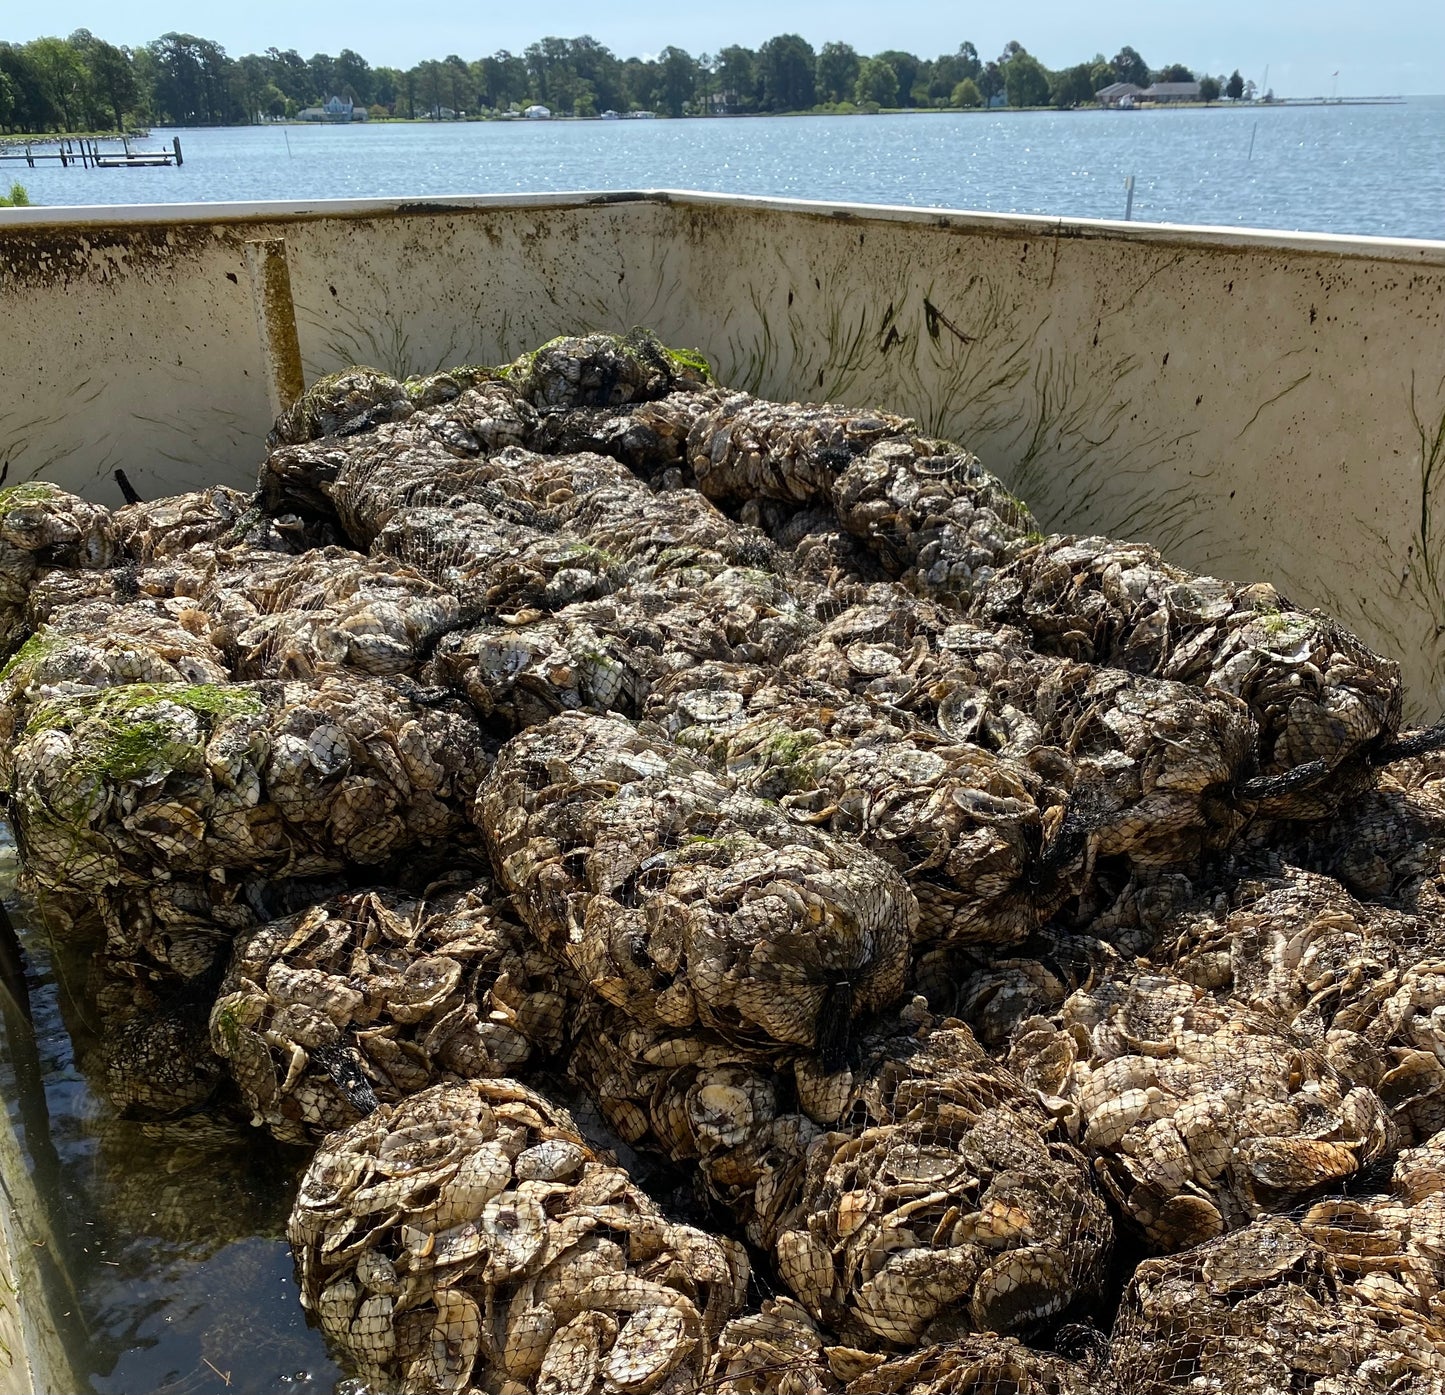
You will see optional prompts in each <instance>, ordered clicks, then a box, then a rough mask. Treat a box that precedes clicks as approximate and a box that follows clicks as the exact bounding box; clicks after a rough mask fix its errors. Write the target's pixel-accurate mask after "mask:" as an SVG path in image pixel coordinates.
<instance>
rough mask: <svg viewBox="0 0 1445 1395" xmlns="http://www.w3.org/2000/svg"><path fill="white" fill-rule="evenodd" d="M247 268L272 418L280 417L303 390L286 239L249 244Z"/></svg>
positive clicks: (263, 240) (272, 238)
mask: <svg viewBox="0 0 1445 1395" xmlns="http://www.w3.org/2000/svg"><path fill="white" fill-rule="evenodd" d="M246 266H247V269H248V270H249V271H250V273H251V303H252V305H253V306H254V307H255V310H256V331H257V333H258V334H259V336H260V339H261V356H262V358H263V359H264V360H265V364H266V387H267V391H268V392H269V394H270V398H271V415H272V416H273V417H279V416H280V415H281V413H282V412H284V411H285V410H286V409H287V408H288V407H289V406H291V404H292V403H293V402H295V401H296V399H297V398H298V397H300V396H301V394H302V392H304V391H305V389H306V378H305V375H304V374H303V372H302V369H301V342H300V340H299V339H298V338H297V335H296V306H295V304H294V303H293V302H292V299H291V269H290V267H289V266H288V265H287V262H286V239H285V238H284V237H268V238H258V239H256V240H255V241H248V242H247V243H246Z"/></svg>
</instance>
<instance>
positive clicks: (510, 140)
mask: <svg viewBox="0 0 1445 1395" xmlns="http://www.w3.org/2000/svg"><path fill="white" fill-rule="evenodd" d="M177 134H178V135H179V136H180V137H181V144H182V148H183V150H184V153H185V164H184V165H183V166H182V167H181V168H180V169H129V170H84V169H61V168H59V167H58V166H56V167H49V166H47V167H41V168H37V169H34V170H31V169H27V168H26V167H25V166H23V165H17V164H8V165H6V166H5V167H4V170H5V172H6V174H7V175H10V176H14V177H19V178H20V179H21V180H22V182H23V183H24V184H25V185H26V187H27V189H28V190H29V193H30V196H31V199H32V200H33V201H34V202H35V203H39V204H120V203H204V202H213V201H226V202H229V201H245V202H249V201H255V200H266V199H291V200H295V199H299V200H313V199H319V198H414V197H421V196H434V195H450V194H509V193H521V192H551V191H561V190H581V189H589V190H607V189H662V188H672V189H697V190H706V191H712V192H717V193H725V194H764V195H773V196H778V197H785V198H803V199H828V200H838V201H845V202H858V203H878V204H906V205H913V206H920V207H931V208H958V209H976V210H981V211H987V212H993V213H1039V214H1052V215H1061V216H1072V217H1091V218H1121V217H1123V216H1124V210H1125V190H1124V180H1125V177H1126V176H1128V175H1131V174H1132V175H1134V176H1135V180H1136V187H1135V193H1134V208H1133V216H1134V218H1135V219H1137V220H1141V221H1153V222H1166V223H1204V224H1216V225H1224V226H1249V227H1263V228H1276V229H1286V230H1308V231H1316V232H1334V233H1353V234H1371V235H1383V236H1391V237H1414V238H1445V97H1412V98H1410V99H1409V101H1408V102H1406V103H1404V104H1400V105H1389V106H1347V105H1329V106H1317V107H1287V106H1273V107H1237V108H1229V107H1215V108H1207V109H1190V110H1183V111H1168V110H1161V111H1136V112H1104V111H1077V112H1007V111H1004V112H939V113H934V112H928V113H914V114H907V115H896V116H874V117H868V116H804V117H733V118H712V119H699V120H682V121H666V120H657V121H509V122H471V123H456V122H449V123H436V124H431V123H378V124H369V123H368V124H364V125H363V124H356V125H353V126H299V125H288V126H261V127H255V126H252V127H230V128H220V129H214V128H213V129H205V130H182V131H179V132H176V131H170V130H161V129H157V130H156V131H154V132H153V133H152V134H151V136H150V137H149V138H148V139H147V140H145V141H142V142H139V144H140V145H143V146H145V147H146V148H150V147H152V146H155V145H161V144H163V143H164V144H169V142H170V139H171V137H172V136H173V135H177ZM1251 146H1252V150H1251Z"/></svg>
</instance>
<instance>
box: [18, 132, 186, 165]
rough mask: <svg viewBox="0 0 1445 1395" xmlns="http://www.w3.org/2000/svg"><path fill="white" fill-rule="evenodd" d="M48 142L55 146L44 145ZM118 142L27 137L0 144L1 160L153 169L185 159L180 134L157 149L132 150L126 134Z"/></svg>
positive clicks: (81, 138)
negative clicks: (16, 143) (21, 141)
mask: <svg viewBox="0 0 1445 1395" xmlns="http://www.w3.org/2000/svg"><path fill="white" fill-rule="evenodd" d="M113 143H114V142H112V144H113ZM50 146H53V147H54V148H53V149H50V148H45V147H50ZM120 146H121V148H120V149H119V150H114V149H102V148H101V145H100V142H99V141H98V140H91V139H90V138H88V137H84V136H82V137H80V138H78V139H72V138H70V137H63V138H61V139H58V140H55V141H45V142H31V141H27V142H26V143H25V144H24V146H23V147H19V146H12V147H8V148H0V161H6V160H9V161H16V162H24V163H25V164H26V165H28V166H29V167H30V168H31V169H35V168H36V166H37V165H42V164H59V165H61V166H62V167H65V168H68V167H69V166H71V165H79V166H80V167H81V168H82V169H97V170H123V169H153V168H156V167H158V166H161V165H165V166H170V165H175V166H177V167H178V168H179V167H180V166H181V165H183V164H184V163H185V160H184V158H183V156H182V155H181V138H180V137H179V136H173V137H172V138H171V144H170V149H166V148H165V147H164V146H162V147H161V148H160V149H159V150H132V149H131V148H130V137H129V136H122V137H120Z"/></svg>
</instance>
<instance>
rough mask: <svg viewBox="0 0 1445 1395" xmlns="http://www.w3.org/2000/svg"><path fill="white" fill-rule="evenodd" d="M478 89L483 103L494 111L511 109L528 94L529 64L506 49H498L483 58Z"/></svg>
mask: <svg viewBox="0 0 1445 1395" xmlns="http://www.w3.org/2000/svg"><path fill="white" fill-rule="evenodd" d="M479 66H480V68H481V75H480V81H479V82H478V84H477V86H478V91H479V95H480V97H481V102H482V105H483V106H485V107H491V108H492V109H493V110H494V111H509V110H510V109H511V108H512V107H513V106H514V105H515V104H516V103H518V102H520V101H523V100H524V99H525V98H526V96H527V64H526V61H525V60H524V59H522V58H521V57H520V56H519V55H517V54H514V53H508V52H507V50H506V49H504V48H503V49H498V50H497V52H496V53H494V54H493V55H492V56H491V57H490V58H483V59H482V60H481V62H480V64H479Z"/></svg>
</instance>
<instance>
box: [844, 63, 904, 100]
mask: <svg viewBox="0 0 1445 1395" xmlns="http://www.w3.org/2000/svg"><path fill="white" fill-rule="evenodd" d="M853 92H854V95H853V100H854V101H855V102H857V103H858V105H859V106H862V105H863V104H864V103H865V102H873V103H876V104H877V105H878V106H880V107H892V106H897V105H898V74H897V73H895V72H894V71H893V65H892V64H891V63H885V62H884V61H883V60H882V59H881V58H865V59H864V60H863V61H862V63H861V64H859V66H858V82H857V85H856V86H855V87H854V89H853Z"/></svg>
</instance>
